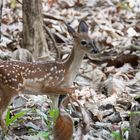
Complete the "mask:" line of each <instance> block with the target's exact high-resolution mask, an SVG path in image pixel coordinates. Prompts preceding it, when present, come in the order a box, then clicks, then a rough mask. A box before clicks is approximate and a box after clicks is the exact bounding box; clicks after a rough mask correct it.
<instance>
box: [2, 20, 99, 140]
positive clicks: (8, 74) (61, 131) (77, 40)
mask: <svg viewBox="0 0 140 140" xmlns="http://www.w3.org/2000/svg"><path fill="white" fill-rule="evenodd" d="M67 29H68V32H69V33H70V34H71V35H72V37H73V38H74V47H73V49H72V52H71V54H70V55H69V56H68V57H67V58H66V59H65V60H62V61H60V62H19V61H0V115H1V116H0V122H1V127H2V129H3V130H5V128H6V127H5V115H6V109H7V107H8V105H9V104H10V103H11V101H12V100H13V99H14V98H15V97H16V96H17V95H18V94H21V93H23V94H34V95H35V94H45V95H51V96H54V95H61V94H62V95H66V94H67V93H72V92H73V91H74V89H73V88H71V85H72V83H73V80H74V78H75V77H76V74H77V73H78V70H79V68H80V65H81V62H82V59H83V57H84V55H85V54H86V53H93V52H94V53H96V52H97V48H96V46H95V43H94V41H93V40H92V39H91V38H90V37H89V36H88V26H87V24H86V23H85V22H84V21H81V22H80V23H79V26H78V32H76V31H75V30H74V29H73V28H72V27H71V26H69V25H67ZM63 126H64V127H63ZM54 133H55V134H54V139H55V140H70V139H71V137H72V133H73V122H72V119H71V118H70V117H69V116H68V115H65V114H64V115H63V114H61V112H60V115H59V117H58V119H57V120H56V125H55V127H54Z"/></svg>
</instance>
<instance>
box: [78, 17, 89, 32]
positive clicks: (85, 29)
mask: <svg viewBox="0 0 140 140" xmlns="http://www.w3.org/2000/svg"><path fill="white" fill-rule="evenodd" d="M78 32H79V33H80V32H85V33H88V25H87V24H86V22H85V21H83V20H81V21H80V23H79V26H78Z"/></svg>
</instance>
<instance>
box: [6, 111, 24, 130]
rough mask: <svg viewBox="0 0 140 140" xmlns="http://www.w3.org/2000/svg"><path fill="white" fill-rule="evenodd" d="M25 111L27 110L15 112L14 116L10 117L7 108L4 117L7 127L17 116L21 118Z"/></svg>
mask: <svg viewBox="0 0 140 140" xmlns="http://www.w3.org/2000/svg"><path fill="white" fill-rule="evenodd" d="M26 113H27V112H25V111H21V112H19V113H16V114H15V115H14V116H12V117H10V109H8V111H7V114H6V118H5V122H6V127H7V128H8V127H9V125H10V124H11V123H13V122H15V121H16V120H17V119H18V118H21V117H22V116H24V115H25V114H26Z"/></svg>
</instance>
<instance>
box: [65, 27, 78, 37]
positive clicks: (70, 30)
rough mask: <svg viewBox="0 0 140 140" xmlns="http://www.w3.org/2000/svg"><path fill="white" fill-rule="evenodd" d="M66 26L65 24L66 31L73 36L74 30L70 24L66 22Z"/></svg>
mask: <svg viewBox="0 0 140 140" xmlns="http://www.w3.org/2000/svg"><path fill="white" fill-rule="evenodd" d="M66 26H67V30H68V32H69V33H70V34H71V35H72V36H73V37H75V35H76V31H75V30H74V29H73V28H72V27H71V26H70V25H68V24H66Z"/></svg>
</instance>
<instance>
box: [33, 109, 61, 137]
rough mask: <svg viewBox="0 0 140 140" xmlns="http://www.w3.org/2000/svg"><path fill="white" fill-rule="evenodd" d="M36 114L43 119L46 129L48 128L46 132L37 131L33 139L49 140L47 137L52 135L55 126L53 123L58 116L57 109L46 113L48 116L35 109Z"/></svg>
mask: <svg viewBox="0 0 140 140" xmlns="http://www.w3.org/2000/svg"><path fill="white" fill-rule="evenodd" d="M36 112H37V113H38V114H39V115H41V116H42V117H43V119H44V120H45V122H46V127H47V128H48V129H47V131H39V132H38V133H37V135H35V137H38V138H41V137H42V138H45V139H46V140H48V139H49V137H50V136H51V135H52V128H53V125H54V124H55V121H56V119H57V117H58V115H59V110H58V109H51V110H49V111H48V115H46V114H45V113H43V112H41V111H40V110H38V109H36Z"/></svg>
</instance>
